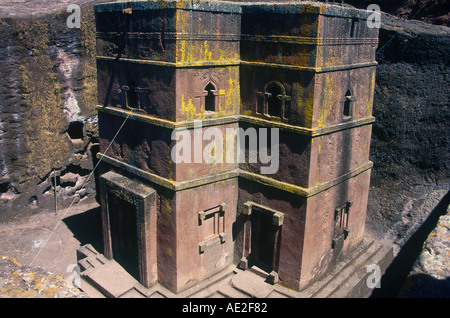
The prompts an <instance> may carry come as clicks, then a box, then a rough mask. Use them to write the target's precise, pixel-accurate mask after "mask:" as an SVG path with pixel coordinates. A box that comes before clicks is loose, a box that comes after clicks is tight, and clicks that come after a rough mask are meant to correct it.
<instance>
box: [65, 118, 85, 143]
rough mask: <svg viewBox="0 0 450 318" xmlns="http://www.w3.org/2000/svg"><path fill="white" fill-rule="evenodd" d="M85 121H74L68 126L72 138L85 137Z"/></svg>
mask: <svg viewBox="0 0 450 318" xmlns="http://www.w3.org/2000/svg"><path fill="white" fill-rule="evenodd" d="M83 126H84V125H83V122H81V121H72V122H71V123H69V127H67V134H68V135H69V137H70V139H83Z"/></svg>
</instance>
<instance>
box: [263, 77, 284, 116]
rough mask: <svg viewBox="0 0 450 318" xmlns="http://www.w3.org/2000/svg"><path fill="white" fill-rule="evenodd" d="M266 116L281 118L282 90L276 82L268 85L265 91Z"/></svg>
mask: <svg viewBox="0 0 450 318" xmlns="http://www.w3.org/2000/svg"><path fill="white" fill-rule="evenodd" d="M265 95H266V100H267V115H269V116H276V117H281V114H282V106H283V99H282V98H283V96H284V95H285V94H284V92H283V88H282V87H281V85H280V84H278V83H276V82H272V83H270V84H269V85H268V86H267V87H266V90H265Z"/></svg>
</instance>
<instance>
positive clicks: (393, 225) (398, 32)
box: [367, 14, 450, 246]
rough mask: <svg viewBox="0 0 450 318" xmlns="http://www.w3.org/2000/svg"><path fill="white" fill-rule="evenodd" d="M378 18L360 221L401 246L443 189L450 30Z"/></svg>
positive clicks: (446, 180)
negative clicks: (367, 186) (367, 180)
mask: <svg viewBox="0 0 450 318" xmlns="http://www.w3.org/2000/svg"><path fill="white" fill-rule="evenodd" d="M381 20H382V28H381V30H380V43H379V47H378V50H377V61H378V63H379V65H378V68H377V75H376V88H375V96H374V106H373V107H374V110H373V114H374V116H375V118H376V121H375V123H374V126H373V134H372V144H371V152H370V158H371V160H372V161H373V162H374V168H373V170H372V180H371V191H370V197H369V207H368V222H367V224H368V227H369V229H370V230H371V231H372V233H374V235H375V236H377V237H379V238H383V237H384V238H387V239H389V240H391V241H394V243H395V244H397V245H398V246H401V245H403V244H404V242H406V241H407V239H408V238H409V237H410V236H411V234H412V233H414V232H415V231H416V230H417V228H418V227H419V226H420V224H422V223H423V222H424V221H425V220H426V218H427V217H428V216H429V214H430V212H431V211H432V210H433V209H434V207H435V206H436V205H437V204H438V203H439V201H440V200H441V199H442V198H443V197H444V196H445V194H446V193H447V191H448V189H449V183H450V178H449V176H450V175H449V171H448V167H449V164H450V162H449V156H448V149H449V144H450V135H449V131H448V129H449V127H448V123H449V120H450V113H449V109H448V106H449V104H448V101H449V99H448V98H449V94H450V85H449V84H450V78H449V71H448V65H449V62H450V58H449V55H448V51H449V49H450V29H449V28H448V27H443V26H436V25H431V24H427V23H423V22H420V21H404V20H401V19H398V18H396V17H393V16H391V15H388V14H383V15H382V18H381Z"/></svg>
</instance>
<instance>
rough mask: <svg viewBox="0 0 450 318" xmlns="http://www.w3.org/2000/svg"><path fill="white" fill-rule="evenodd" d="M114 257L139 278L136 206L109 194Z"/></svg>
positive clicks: (132, 274)
mask: <svg viewBox="0 0 450 318" xmlns="http://www.w3.org/2000/svg"><path fill="white" fill-rule="evenodd" d="M108 207H109V211H110V212H109V213H110V214H109V217H110V229H111V247H112V257H113V259H114V260H115V261H116V262H117V263H119V264H120V265H121V266H122V267H123V268H124V269H125V270H126V271H127V272H128V273H129V274H130V275H131V276H133V277H134V278H136V279H137V280H139V259H138V236H137V223H136V221H137V220H136V206H135V205H133V204H131V203H129V202H127V201H125V200H123V199H121V198H118V197H116V196H115V195H110V196H108Z"/></svg>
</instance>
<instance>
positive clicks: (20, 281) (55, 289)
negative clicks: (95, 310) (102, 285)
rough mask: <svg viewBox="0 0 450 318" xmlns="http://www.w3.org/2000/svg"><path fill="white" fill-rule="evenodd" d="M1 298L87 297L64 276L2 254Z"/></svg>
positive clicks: (0, 272) (0, 266) (0, 269)
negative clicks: (30, 265) (27, 264)
mask: <svg viewBox="0 0 450 318" xmlns="http://www.w3.org/2000/svg"><path fill="white" fill-rule="evenodd" d="M0 298H87V295H86V294H85V293H83V292H82V291H81V290H79V289H78V288H76V287H74V286H73V285H72V284H70V283H69V282H68V281H67V280H66V279H64V277H62V276H58V275H55V274H53V273H49V272H46V271H45V270H44V269H43V268H41V267H33V268H31V267H27V266H22V265H21V264H20V263H17V261H16V260H15V259H14V258H12V257H8V256H1V255H0Z"/></svg>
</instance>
